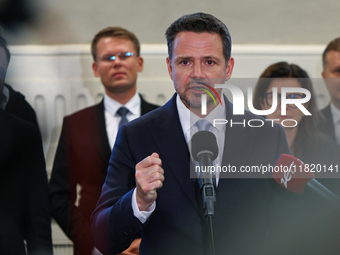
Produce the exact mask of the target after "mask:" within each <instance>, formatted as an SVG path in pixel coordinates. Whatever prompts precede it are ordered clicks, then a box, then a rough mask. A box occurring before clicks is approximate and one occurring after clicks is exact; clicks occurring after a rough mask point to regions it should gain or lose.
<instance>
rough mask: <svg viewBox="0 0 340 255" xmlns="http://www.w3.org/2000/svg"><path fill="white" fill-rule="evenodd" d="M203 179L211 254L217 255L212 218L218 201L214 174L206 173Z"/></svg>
mask: <svg viewBox="0 0 340 255" xmlns="http://www.w3.org/2000/svg"><path fill="white" fill-rule="evenodd" d="M201 180H202V197H203V209H205V217H207V228H208V239H209V247H210V255H215V245H214V233H213V225H212V219H213V216H214V206H215V202H216V188H215V187H216V185H215V182H214V181H215V180H214V181H213V178H212V174H209V173H204V176H203V178H202V179H201Z"/></svg>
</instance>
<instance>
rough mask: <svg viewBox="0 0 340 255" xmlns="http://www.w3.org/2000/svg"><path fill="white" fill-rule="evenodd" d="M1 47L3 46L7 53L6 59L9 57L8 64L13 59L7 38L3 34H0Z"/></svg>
mask: <svg viewBox="0 0 340 255" xmlns="http://www.w3.org/2000/svg"><path fill="white" fill-rule="evenodd" d="M0 48H3V49H4V51H5V53H6V59H7V65H8V63H9V61H10V59H11V53H10V52H9V50H8V48H7V41H6V39H5V38H3V37H2V36H0Z"/></svg>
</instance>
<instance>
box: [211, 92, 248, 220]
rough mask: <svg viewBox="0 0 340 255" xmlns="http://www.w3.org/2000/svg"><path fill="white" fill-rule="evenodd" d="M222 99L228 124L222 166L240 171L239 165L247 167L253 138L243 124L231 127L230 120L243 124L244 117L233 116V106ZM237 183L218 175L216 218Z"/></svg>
mask: <svg viewBox="0 0 340 255" xmlns="http://www.w3.org/2000/svg"><path fill="white" fill-rule="evenodd" d="M224 99H225V102H226V116H227V120H228V123H227V124H226V133H225V141H224V150H223V158H222V166H228V165H230V166H236V168H237V169H240V168H239V167H240V165H241V164H242V165H247V161H248V158H249V155H250V152H251V149H252V144H253V143H252V139H253V138H252V136H251V132H250V128H249V126H247V125H245V127H243V126H244V125H243V124H235V125H234V124H233V126H232V127H231V124H230V123H231V120H232V122H233V123H243V121H244V119H245V116H244V115H233V113H232V110H233V105H232V104H231V103H230V102H229V101H228V99H227V98H226V97H225V98H224ZM239 181H240V179H238V178H228V174H221V175H220V179H219V184H218V188H217V196H216V216H217V215H218V213H219V212H222V211H224V210H223V208H224V207H225V206H227V203H228V200H229V198H230V196H231V194H232V191H233V189H234V188H235V187H236V185H237V183H238V182H239Z"/></svg>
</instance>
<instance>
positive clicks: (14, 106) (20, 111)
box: [5, 84, 38, 126]
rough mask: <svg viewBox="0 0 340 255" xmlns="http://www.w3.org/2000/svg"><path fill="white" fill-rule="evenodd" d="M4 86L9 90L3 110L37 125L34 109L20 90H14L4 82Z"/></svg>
mask: <svg viewBox="0 0 340 255" xmlns="http://www.w3.org/2000/svg"><path fill="white" fill-rule="evenodd" d="M5 86H6V88H8V90H9V101H8V103H7V105H6V108H5V111H6V112H9V113H11V114H13V115H15V116H18V117H19V118H21V119H23V120H26V121H28V122H31V123H32V124H35V125H37V126H38V121H37V117H36V114H35V111H34V110H33V108H32V106H31V105H30V104H29V103H28V102H27V101H26V99H25V96H24V95H22V94H21V93H20V92H18V91H15V90H14V89H13V88H12V87H11V86H10V85H8V84H5Z"/></svg>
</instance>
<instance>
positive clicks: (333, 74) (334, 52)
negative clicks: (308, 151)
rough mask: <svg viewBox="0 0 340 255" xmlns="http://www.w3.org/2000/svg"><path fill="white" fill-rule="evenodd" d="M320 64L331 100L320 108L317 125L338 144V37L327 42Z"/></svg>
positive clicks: (339, 90)
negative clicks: (324, 106)
mask: <svg viewBox="0 0 340 255" xmlns="http://www.w3.org/2000/svg"><path fill="white" fill-rule="evenodd" d="M322 64H323V71H322V77H323V78H324V82H325V84H326V87H327V90H328V92H329V95H330V97H331V102H330V104H329V105H328V106H327V107H326V108H324V109H323V110H321V113H322V115H321V117H320V120H319V123H318V127H319V129H320V131H321V132H323V133H325V134H326V135H327V136H328V137H329V138H330V139H331V140H333V141H335V142H337V143H339V144H340V37H338V38H335V39H334V40H332V41H331V42H329V44H328V45H327V47H326V49H325V50H324V52H323V54H322Z"/></svg>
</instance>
